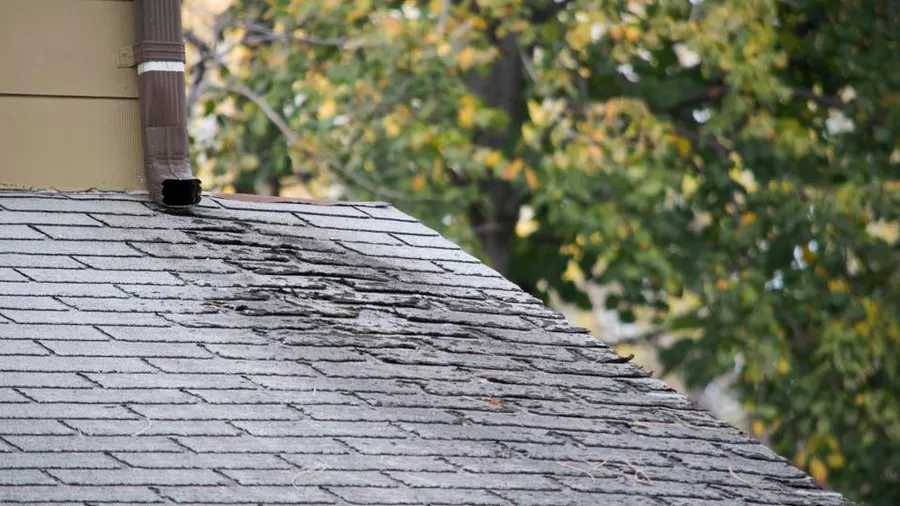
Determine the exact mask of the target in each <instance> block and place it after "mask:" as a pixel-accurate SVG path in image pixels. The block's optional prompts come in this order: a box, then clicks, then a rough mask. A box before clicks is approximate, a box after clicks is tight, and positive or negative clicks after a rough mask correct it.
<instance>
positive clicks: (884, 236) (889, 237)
mask: <svg viewBox="0 0 900 506" xmlns="http://www.w3.org/2000/svg"><path fill="white" fill-rule="evenodd" d="M866 232H868V233H869V235H871V236H873V237H877V238H879V239H881V240H882V241H884V242H886V243H888V244H890V245H894V244H895V243H896V242H897V240H898V239H900V223H897V222H893V223H891V222H887V221H884V220H880V221H874V222H872V223H869V225H868V226H866Z"/></svg>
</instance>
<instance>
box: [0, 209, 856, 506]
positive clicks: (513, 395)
mask: <svg viewBox="0 0 900 506" xmlns="http://www.w3.org/2000/svg"><path fill="white" fill-rule="evenodd" d="M254 200H256V199H240V200H238V199H231V198H214V197H208V196H207V197H206V198H204V199H203V201H202V202H201V204H200V205H199V206H197V207H195V208H194V209H192V210H191V211H189V212H180V213H174V214H173V213H171V212H165V211H164V210H163V209H162V208H160V207H157V206H156V205H155V204H152V203H150V202H149V200H148V198H147V197H146V196H145V195H140V194H127V193H96V192H95V193H38V192H4V193H0V355H2V357H0V502H2V503H4V504H6V503H16V502H67V503H77V504H88V503H89V504H94V503H102V502H115V503H124V502H127V503H141V502H147V503H153V502H163V503H166V502H168V503H172V502H174V503H255V504H275V503H289V504H305V503H315V504H362V505H375V504H394V505H396V504H459V505H513V504H542V505H544V504H546V505H550V504H554V505H556V504H560V505H562V504H567V505H581V504H584V505H591V506H594V505H597V504H616V505H619V504H621V505H628V504H635V505H636V504H640V505H655V506H663V505H687V504H691V505H693V504H722V505H724V504H728V505H733V504H750V503H752V504H816V505H840V504H850V503H849V502H848V501H847V500H845V499H843V498H842V497H841V496H840V495H838V494H835V493H832V492H828V491H824V490H822V489H820V488H819V487H818V486H817V485H816V484H815V483H814V482H813V481H812V480H811V479H810V478H809V477H808V476H807V475H806V474H805V473H803V472H801V471H799V470H797V469H796V468H794V467H793V466H792V465H791V464H790V463H788V462H787V461H785V460H784V459H782V458H780V457H778V456H776V455H775V454H773V453H772V452H771V451H769V450H768V449H767V448H766V447H765V446H763V445H761V444H760V443H759V442H757V441H756V440H754V439H752V438H750V437H748V436H747V435H745V434H743V433H741V432H740V431H738V430H736V429H734V428H732V427H730V426H728V425H727V424H725V423H723V422H720V421H718V420H716V419H715V418H714V417H712V416H711V415H710V414H708V413H707V412H705V411H703V410H702V409H700V408H698V407H697V406H696V405H695V404H694V403H693V402H691V401H690V400H689V399H688V398H686V397H684V396H682V395H680V394H678V393H676V392H674V391H673V390H671V389H669V388H668V387H667V386H666V385H665V384H664V383H662V382H661V381H659V380H657V379H654V378H652V377H650V376H649V375H648V374H647V373H646V372H644V371H642V370H641V369H639V368H638V367H637V366H635V365H633V364H630V363H627V362H626V361H623V360H621V359H620V357H618V356H617V355H616V353H615V352H614V351H612V350H610V349H609V348H607V347H605V346H604V345H603V344H602V343H601V342H600V341H598V340H596V339H594V338H593V337H592V336H591V335H590V334H588V333H587V332H586V331H585V330H583V329H581V328H578V327H576V326H574V325H573V324H571V323H569V322H568V321H567V320H566V319H565V318H564V317H563V316H561V315H559V314H558V313H556V312H554V311H551V310H550V309H548V308H546V307H545V306H544V305H543V304H542V303H541V302H540V301H538V300H537V299H534V298H532V297H531V296H529V295H527V294H525V293H523V292H522V291H521V290H519V288H517V287H516V286H515V285H513V284H512V283H510V282H509V281H507V280H505V279H504V278H502V277H501V276H499V275H498V274H497V273H496V272H494V271H493V270H491V269H489V268H487V267H485V266H484V265H482V264H481V263H480V262H479V261H478V260H477V259H475V258H473V257H471V256H470V255H468V254H466V253H465V252H463V251H462V250H460V249H459V248H458V247H456V246H455V245H454V244H452V243H451V242H449V241H447V240H445V239H443V238H442V237H440V236H439V235H438V234H436V233H435V232H434V231H432V230H431V229H429V228H427V227H426V226H424V225H422V224H420V223H418V222H417V221H415V220H414V219H412V218H410V217H409V216H406V215H404V214H403V213H401V212H399V211H397V210H396V209H393V208H391V207H388V206H385V205H382V204H371V205H367V204H358V205H357V204H335V205H318V204H316V203H310V202H306V203H301V202H277V203H267V202H261V201H254Z"/></svg>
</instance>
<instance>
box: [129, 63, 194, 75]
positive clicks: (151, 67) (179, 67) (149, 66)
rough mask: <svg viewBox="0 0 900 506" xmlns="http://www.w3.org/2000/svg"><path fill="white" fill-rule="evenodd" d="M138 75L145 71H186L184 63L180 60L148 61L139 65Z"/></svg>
mask: <svg viewBox="0 0 900 506" xmlns="http://www.w3.org/2000/svg"><path fill="white" fill-rule="evenodd" d="M137 71H138V75H141V74H143V73H144V72H184V63H183V62H179V61H148V62H144V63H141V64H139V65H138V67H137Z"/></svg>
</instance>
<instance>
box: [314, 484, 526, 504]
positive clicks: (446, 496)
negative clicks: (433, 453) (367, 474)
mask: <svg viewBox="0 0 900 506" xmlns="http://www.w3.org/2000/svg"><path fill="white" fill-rule="evenodd" d="M328 490H330V491H331V492H334V493H335V494H337V495H338V496H339V497H340V498H341V499H344V500H346V501H350V502H351V503H353V504H381V505H388V504H391V505H393V504H398V505H399V504H441V505H466V506H495V505H502V506H509V502H507V501H506V500H505V499H503V498H501V497H500V496H498V495H495V494H493V493H491V492H488V491H483V490H453V491H452V492H450V491H449V490H448V489H445V488H436V489H435V488H430V489H429V488H417V489H411V488H400V489H393V488H372V489H370V488H360V487H331V488H329V489H328ZM521 504H525V503H521Z"/></svg>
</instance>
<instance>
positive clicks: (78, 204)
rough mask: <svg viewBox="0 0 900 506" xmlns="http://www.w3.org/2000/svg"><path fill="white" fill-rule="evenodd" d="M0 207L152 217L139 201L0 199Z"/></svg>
mask: <svg viewBox="0 0 900 506" xmlns="http://www.w3.org/2000/svg"><path fill="white" fill-rule="evenodd" d="M0 206H2V207H3V208H5V209H9V210H10V211H44V212H56V213H105V214H132V215H147V216H149V215H152V214H153V211H151V210H150V208H148V207H147V206H145V205H144V203H143V202H140V201H123V200H113V199H109V198H99V199H97V200H70V199H68V198H54V199H47V198H0Z"/></svg>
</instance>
